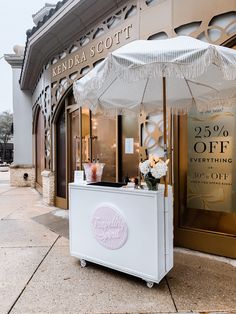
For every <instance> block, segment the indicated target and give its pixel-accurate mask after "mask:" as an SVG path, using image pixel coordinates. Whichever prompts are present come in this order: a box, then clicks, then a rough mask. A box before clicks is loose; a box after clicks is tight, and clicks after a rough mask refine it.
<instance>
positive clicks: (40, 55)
mask: <svg viewBox="0 0 236 314" xmlns="http://www.w3.org/2000/svg"><path fill="white" fill-rule="evenodd" d="M124 2H125V1H124V0H99V1H97V0H67V1H66V2H65V3H64V5H63V6H61V7H60V8H59V9H58V10H56V11H55V12H54V14H53V15H52V16H51V17H50V18H49V19H48V20H46V21H45V23H43V24H42V25H41V26H40V27H39V28H37V29H36V30H34V32H33V34H32V32H30V33H29V36H28V38H27V43H26V48H25V55H24V61H23V66H22V72H21V78H20V85H21V88H22V89H26V90H33V88H34V86H35V84H36V81H37V78H38V75H39V73H40V71H41V70H42V68H43V66H44V65H45V64H46V63H48V62H49V61H50V59H51V58H53V57H54V56H55V55H56V54H57V53H60V52H62V51H63V50H65V49H66V48H67V47H68V46H69V45H70V44H72V43H73V41H74V40H76V39H78V36H81V35H83V34H84V33H86V32H87V31H88V30H89V28H90V27H91V25H93V24H94V23H96V22H97V21H98V20H99V19H101V18H102V17H103V16H104V15H105V14H107V13H108V12H110V11H111V10H114V9H115V8H118V7H119V5H120V4H121V3H124ZM32 65H33V67H32Z"/></svg>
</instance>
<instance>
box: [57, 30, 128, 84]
mask: <svg viewBox="0 0 236 314" xmlns="http://www.w3.org/2000/svg"><path fill="white" fill-rule="evenodd" d="M131 30H132V24H130V25H127V26H125V27H123V28H122V29H120V30H118V31H116V32H114V33H113V34H111V35H109V36H107V37H105V39H103V40H99V41H98V42H96V43H93V44H92V45H90V46H88V47H86V49H84V50H82V51H80V52H78V53H75V54H72V55H71V56H70V58H69V59H65V60H64V61H62V62H61V63H59V64H57V65H55V66H54V67H53V68H52V77H53V78H55V77H57V76H58V75H61V74H63V73H64V72H66V71H68V70H72V69H73V68H75V67H77V66H80V65H83V64H84V63H86V62H87V61H89V60H91V59H93V58H95V57H97V56H98V55H99V54H101V53H103V52H104V51H108V50H109V49H112V48H114V47H115V46H118V45H120V43H121V42H124V41H126V40H128V39H130V38H131Z"/></svg>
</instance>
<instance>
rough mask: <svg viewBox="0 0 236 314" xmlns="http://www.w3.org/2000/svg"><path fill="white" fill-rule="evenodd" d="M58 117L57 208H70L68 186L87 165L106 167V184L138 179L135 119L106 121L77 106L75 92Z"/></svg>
mask: <svg viewBox="0 0 236 314" xmlns="http://www.w3.org/2000/svg"><path fill="white" fill-rule="evenodd" d="M60 108H61V110H60V112H59V113H58V115H57V119H56V127H55V138H56V149H55V152H56V158H55V162H56V165H55V169H56V197H55V204H56V206H58V207H60V208H68V188H67V187H68V183H69V182H73V181H74V171H75V170H80V169H83V163H84V162H89V161H90V162H93V161H99V162H102V163H105V167H104V170H103V176H102V180H103V181H109V182H117V181H122V180H123V179H124V177H125V176H127V175H128V176H129V177H136V176H138V163H139V125H138V119H137V118H136V117H121V116H119V117H117V118H112V119H110V118H107V117H105V116H102V115H94V114H92V113H91V112H90V111H89V110H88V109H86V108H79V107H78V105H77V104H75V100H74V97H73V94H72V92H70V93H69V94H68V96H67V97H66V98H65V99H64V101H63V103H62V105H61V107H60Z"/></svg>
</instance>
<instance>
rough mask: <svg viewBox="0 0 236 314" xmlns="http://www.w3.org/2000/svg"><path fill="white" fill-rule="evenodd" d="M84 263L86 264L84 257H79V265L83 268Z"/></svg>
mask: <svg viewBox="0 0 236 314" xmlns="http://www.w3.org/2000/svg"><path fill="white" fill-rule="evenodd" d="M86 265H87V262H86V261H85V260H84V259H81V260H80V266H81V267H82V268H84V267H86Z"/></svg>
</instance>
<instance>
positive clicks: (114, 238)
mask: <svg viewBox="0 0 236 314" xmlns="http://www.w3.org/2000/svg"><path fill="white" fill-rule="evenodd" d="M91 223H92V231H93V234H94V237H95V239H96V240H97V241H98V242H99V243H100V244H101V245H102V246H104V247H105V248H107V249H109V250H117V249H119V248H121V247H122V246H123V245H124V244H125V243H126V241H127V239H128V227H127V224H126V222H125V220H124V218H123V217H122V215H121V214H120V213H119V211H118V210H117V209H115V208H114V207H113V206H111V205H110V204H102V205H100V206H98V207H97V208H96V210H95V211H94V213H93V216H92V221H91Z"/></svg>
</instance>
